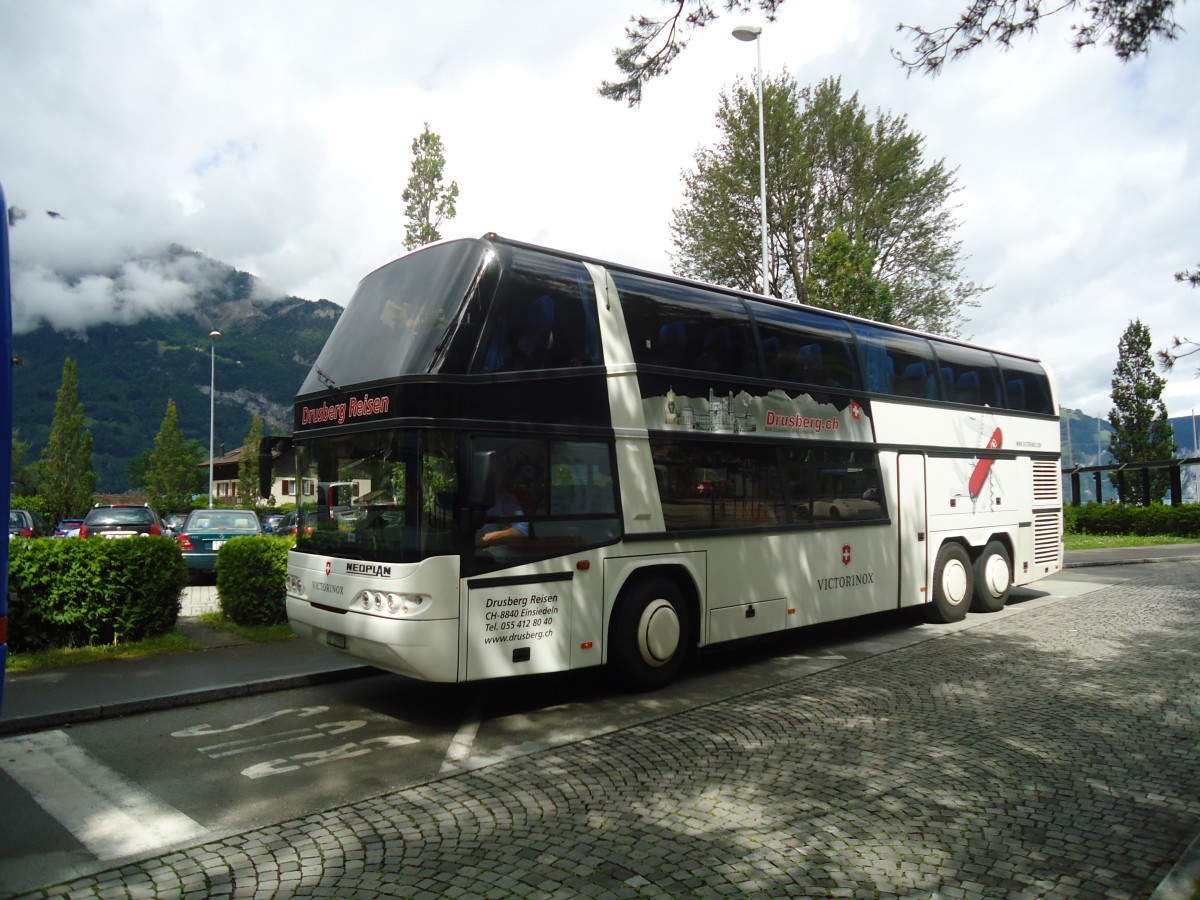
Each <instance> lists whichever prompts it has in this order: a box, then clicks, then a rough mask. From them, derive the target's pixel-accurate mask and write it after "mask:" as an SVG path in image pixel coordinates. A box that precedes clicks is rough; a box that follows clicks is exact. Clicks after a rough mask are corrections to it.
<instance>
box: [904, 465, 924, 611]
mask: <svg viewBox="0 0 1200 900" xmlns="http://www.w3.org/2000/svg"><path fill="white" fill-rule="evenodd" d="M897 477H898V480H899V485H898V489H897V491H896V499H897V511H896V512H897V514H896V520H897V522H898V523H899V532H900V533H899V541H900V589H899V605H900V606H915V605H916V604H919V603H925V602H926V601H927V600H928V599H929V594H928V592H927V591H926V589H925V588H926V586H927V585H928V583H929V570H928V566H929V520H928V517H927V515H926V509H925V457H924V456H923V455H922V454H920V453H901V454H900V456H899V459H898V461H897Z"/></svg>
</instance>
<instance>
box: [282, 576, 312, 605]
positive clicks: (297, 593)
mask: <svg viewBox="0 0 1200 900" xmlns="http://www.w3.org/2000/svg"><path fill="white" fill-rule="evenodd" d="M287 592H288V593H289V594H291V595H292V596H293V597H300V598H301V599H304V600H307V599H308V595H307V594H305V593H304V580H303V579H301V578H300V577H298V576H296V575H289V576H288V577H287Z"/></svg>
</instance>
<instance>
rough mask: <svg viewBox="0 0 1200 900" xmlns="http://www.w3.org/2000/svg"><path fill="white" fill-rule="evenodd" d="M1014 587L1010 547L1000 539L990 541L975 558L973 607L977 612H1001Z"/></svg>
mask: <svg viewBox="0 0 1200 900" xmlns="http://www.w3.org/2000/svg"><path fill="white" fill-rule="evenodd" d="M1010 587H1012V562H1011V561H1010V560H1009V556H1008V549H1007V548H1006V547H1005V546H1004V545H1003V544H1002V543H1000V542H999V541H988V543H987V546H986V547H984V548H983V552H982V553H980V554H979V557H978V558H977V559H976V560H975V596H974V599H973V600H972V601H971V609H972V610H974V611H975V612H989V613H990V612H999V611H1000V610H1002V609H1004V604H1005V603H1007V602H1008V589H1009V588H1010Z"/></svg>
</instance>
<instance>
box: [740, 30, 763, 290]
mask: <svg viewBox="0 0 1200 900" xmlns="http://www.w3.org/2000/svg"><path fill="white" fill-rule="evenodd" d="M733 36H734V37H735V38H737V39H738V40H739V41H754V43H755V46H756V47H757V49H758V71H757V76H758V77H757V78H756V79H755V80H756V81H757V82H758V191H759V194H758V199H759V207H760V210H761V213H762V292H763V295H764V296H767V297H769V296H771V290H770V287H769V283H768V278H767V272H768V271H769V269H768V260H769V259H770V256H769V251H768V249H767V144H766V139H765V138H764V137H763V130H764V126H763V120H765V119H766V117H767V111H766V110H765V109H764V108H763V71H762V29H761V28H760V27H759V26H757V25H739V26H738V27H737V28H735V29H733Z"/></svg>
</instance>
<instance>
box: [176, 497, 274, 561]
mask: <svg viewBox="0 0 1200 900" xmlns="http://www.w3.org/2000/svg"><path fill="white" fill-rule="evenodd" d="M262 533H263V530H262V525H261V524H260V523H259V521H258V516H257V515H256V514H255V513H253V512H251V511H250V510H246V509H197V510H193V511H192V512H191V513H189V514H188V517H187V521H186V522H184V523H183V530H182V531H180V533H179V537H178V538H177V540H178V541H179V549H180V550H181V551H182V552H183V561H184V562H185V563H187V567H188V574H189V575H192V576H195V575H197V574H199V573H201V572H213V571H215V570H216V568H217V551H218V550H220V549H221V545H222V544H224V543H225V542H226V541H228V540H232V539H233V538H235V537H246V536H252V535H258V534H262Z"/></svg>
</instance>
